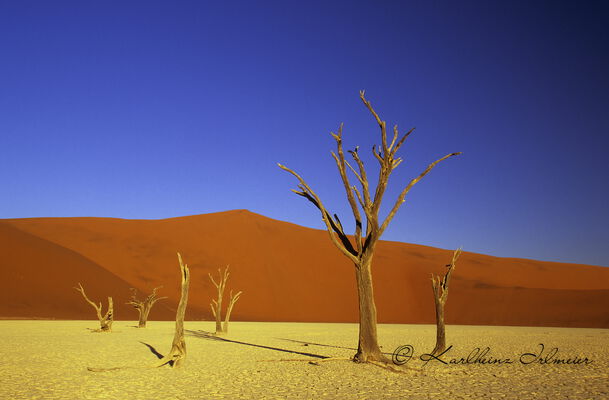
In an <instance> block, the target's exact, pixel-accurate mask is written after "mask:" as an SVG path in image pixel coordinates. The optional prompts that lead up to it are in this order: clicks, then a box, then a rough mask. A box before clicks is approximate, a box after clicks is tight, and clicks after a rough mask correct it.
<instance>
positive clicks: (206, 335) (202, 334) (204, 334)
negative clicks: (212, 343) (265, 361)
mask: <svg viewBox="0 0 609 400" xmlns="http://www.w3.org/2000/svg"><path fill="white" fill-rule="evenodd" d="M186 333H187V334H188V335H190V336H194V337H197V338H200V339H209V340H217V341H221V342H227V343H235V344H241V345H244V346H252V347H258V348H261V349H268V350H275V351H281V352H283V353H291V354H298V355H301V356H308V357H315V358H320V359H325V358H330V357H329V356H323V355H321V354H314V353H306V352H302V351H294V350H289V349H282V348H279V347H272V346H265V345H262V344H255V343H247V342H240V341H238V340H232V339H227V338H223V337H220V336H216V335H214V334H213V333H211V332H206V331H192V330H186Z"/></svg>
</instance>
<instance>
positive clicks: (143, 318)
mask: <svg viewBox="0 0 609 400" xmlns="http://www.w3.org/2000/svg"><path fill="white" fill-rule="evenodd" d="M151 308H152V307H150V306H148V305H144V309H143V310H140V320H139V322H138V324H137V327H138V328H145V327H146V321H148V314H150V309H151Z"/></svg>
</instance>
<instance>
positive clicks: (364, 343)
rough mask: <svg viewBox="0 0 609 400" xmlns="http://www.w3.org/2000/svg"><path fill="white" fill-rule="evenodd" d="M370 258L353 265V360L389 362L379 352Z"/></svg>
mask: <svg viewBox="0 0 609 400" xmlns="http://www.w3.org/2000/svg"><path fill="white" fill-rule="evenodd" d="M371 266H372V260H368V261H362V263H360V264H356V265H355V278H356V281H357V296H358V300H359V343H358V346H357V353H356V354H355V356H354V357H353V361H355V362H368V361H382V362H389V360H388V359H387V358H385V357H384V356H383V354H382V352H381V349H380V348H379V345H378V337H377V333H376V305H375V304H374V289H373V286H372V271H371Z"/></svg>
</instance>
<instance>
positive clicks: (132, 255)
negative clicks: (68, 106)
mask: <svg viewBox="0 0 609 400" xmlns="http://www.w3.org/2000/svg"><path fill="white" fill-rule="evenodd" d="M295 201H296V200H295ZM300 206H302V207H308V206H307V205H305V204H301V205H300ZM320 224H321V222H320ZM320 226H321V225H320ZM464 246H465V248H464V253H463V254H462V256H461V257H460V259H459V262H458V263H457V268H456V269H455V271H454V274H453V275H452V278H451V284H450V296H449V299H448V302H447V304H446V321H447V323H449V324H460V325H517V326H569V327H595V328H609V308H608V307H607V304H609V268H603V267H594V266H586V265H576V264H563V263H551V262H542V261H534V260H523V259H515V258H500V257H492V256H488V255H483V254H475V253H471V252H468V250H469V249H468V248H467V244H466V243H465V244H464ZM0 251H1V252H2V258H1V259H0V317H13V318H14V317H25V318H30V319H32V318H41V317H42V318H57V319H69V320H78V319H88V318H91V317H92V316H93V315H94V314H93V315H92V314H91V313H92V311H93V310H92V309H91V307H90V306H89V305H88V304H87V303H86V302H85V301H84V300H83V299H82V298H81V297H80V295H79V294H78V293H77V292H75V291H74V290H73V289H72V287H74V286H75V285H76V284H77V283H78V282H81V283H82V285H83V286H84V287H85V289H86V290H87V294H88V295H89V296H90V297H91V299H93V300H95V301H96V302H97V301H101V300H103V301H104V303H105V301H106V296H113V298H114V303H115V305H116V308H115V312H116V315H117V318H118V319H135V318H137V312H136V311H135V310H134V309H133V308H132V307H129V306H125V305H124V303H125V302H126V301H127V300H128V299H129V296H130V294H131V292H130V291H129V288H130V287H134V288H137V289H138V290H139V291H140V292H144V293H149V292H150V291H151V290H152V288H154V287H156V286H160V285H163V288H162V289H161V290H160V291H159V295H160V296H169V298H168V299H167V300H164V301H160V302H158V303H157V304H156V305H155V307H154V309H153V310H152V313H151V318H153V319H159V320H173V319H174V318H175V308H176V307H177V301H178V299H179V269H178V266H177V258H176V251H180V252H181V254H182V256H183V257H184V260H185V262H186V263H188V265H189V267H190V270H191V275H192V281H191V291H190V293H191V294H190V301H189V305H188V310H187V318H188V319H191V320H201V319H211V318H212V317H211V315H210V314H211V313H210V308H209V303H210V301H211V298H212V297H213V296H215V293H216V289H215V287H213V285H212V284H211V282H210V280H209V278H208V273H210V272H211V273H214V274H215V273H217V270H218V268H224V267H225V266H226V265H228V264H230V270H231V276H230V280H229V282H228V287H227V289H228V290H231V289H234V290H242V291H243V297H242V299H241V300H240V301H239V303H238V304H237V305H236V307H235V309H234V314H233V318H234V319H235V320H240V321H278V322H279V321H299V322H356V321H357V320H358V308H357V298H356V290H355V276H354V275H355V274H354V271H353V265H351V264H350V263H349V261H348V260H347V258H346V257H344V256H343V255H342V254H340V252H339V251H338V250H337V249H336V248H335V247H334V246H333V245H332V243H331V241H330V240H329V238H328V234H327V232H325V231H321V230H315V229H308V228H304V227H301V226H298V225H294V224H290V223H287V222H282V221H276V220H273V219H270V218H267V217H264V216H262V215H258V214H254V213H251V212H248V211H246V210H234V211H229V212H222V213H214V214H206V215H194V216H188V217H180V218H171V219H164V220H122V219H114V218H28V219H11V220H8V219H5V220H0ZM451 256H452V250H451V249H446V250H445V249H437V248H433V247H428V246H420V245H414V244H407V243H397V242H386V241H381V242H379V244H378V246H377V248H376V252H375V258H374V263H373V271H372V273H373V277H374V289H375V299H376V306H377V309H378V318H379V322H382V323H434V322H435V319H434V316H435V314H434V305H433V295H432V291H431V285H430V279H429V278H430V274H431V273H432V272H434V273H443V272H444V270H445V269H446V268H445V265H446V264H447V263H448V262H450V259H451ZM329 304H331V306H328V305H329ZM531 305H534V306H531Z"/></svg>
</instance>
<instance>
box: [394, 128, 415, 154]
mask: <svg viewBox="0 0 609 400" xmlns="http://www.w3.org/2000/svg"><path fill="white" fill-rule="evenodd" d="M414 130H415V128H414V127H413V128H411V129H410V130H409V131H408V132H406V133H405V134H404V136H402V138H401V139H400V141H399V142H398V144H396V145H395V148H394V149H393V154H395V153H396V152H397V151H398V150H399V149H400V147H402V144H403V143H404V141H405V140H406V138H408V136H410V134H411V133H412V132H414Z"/></svg>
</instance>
